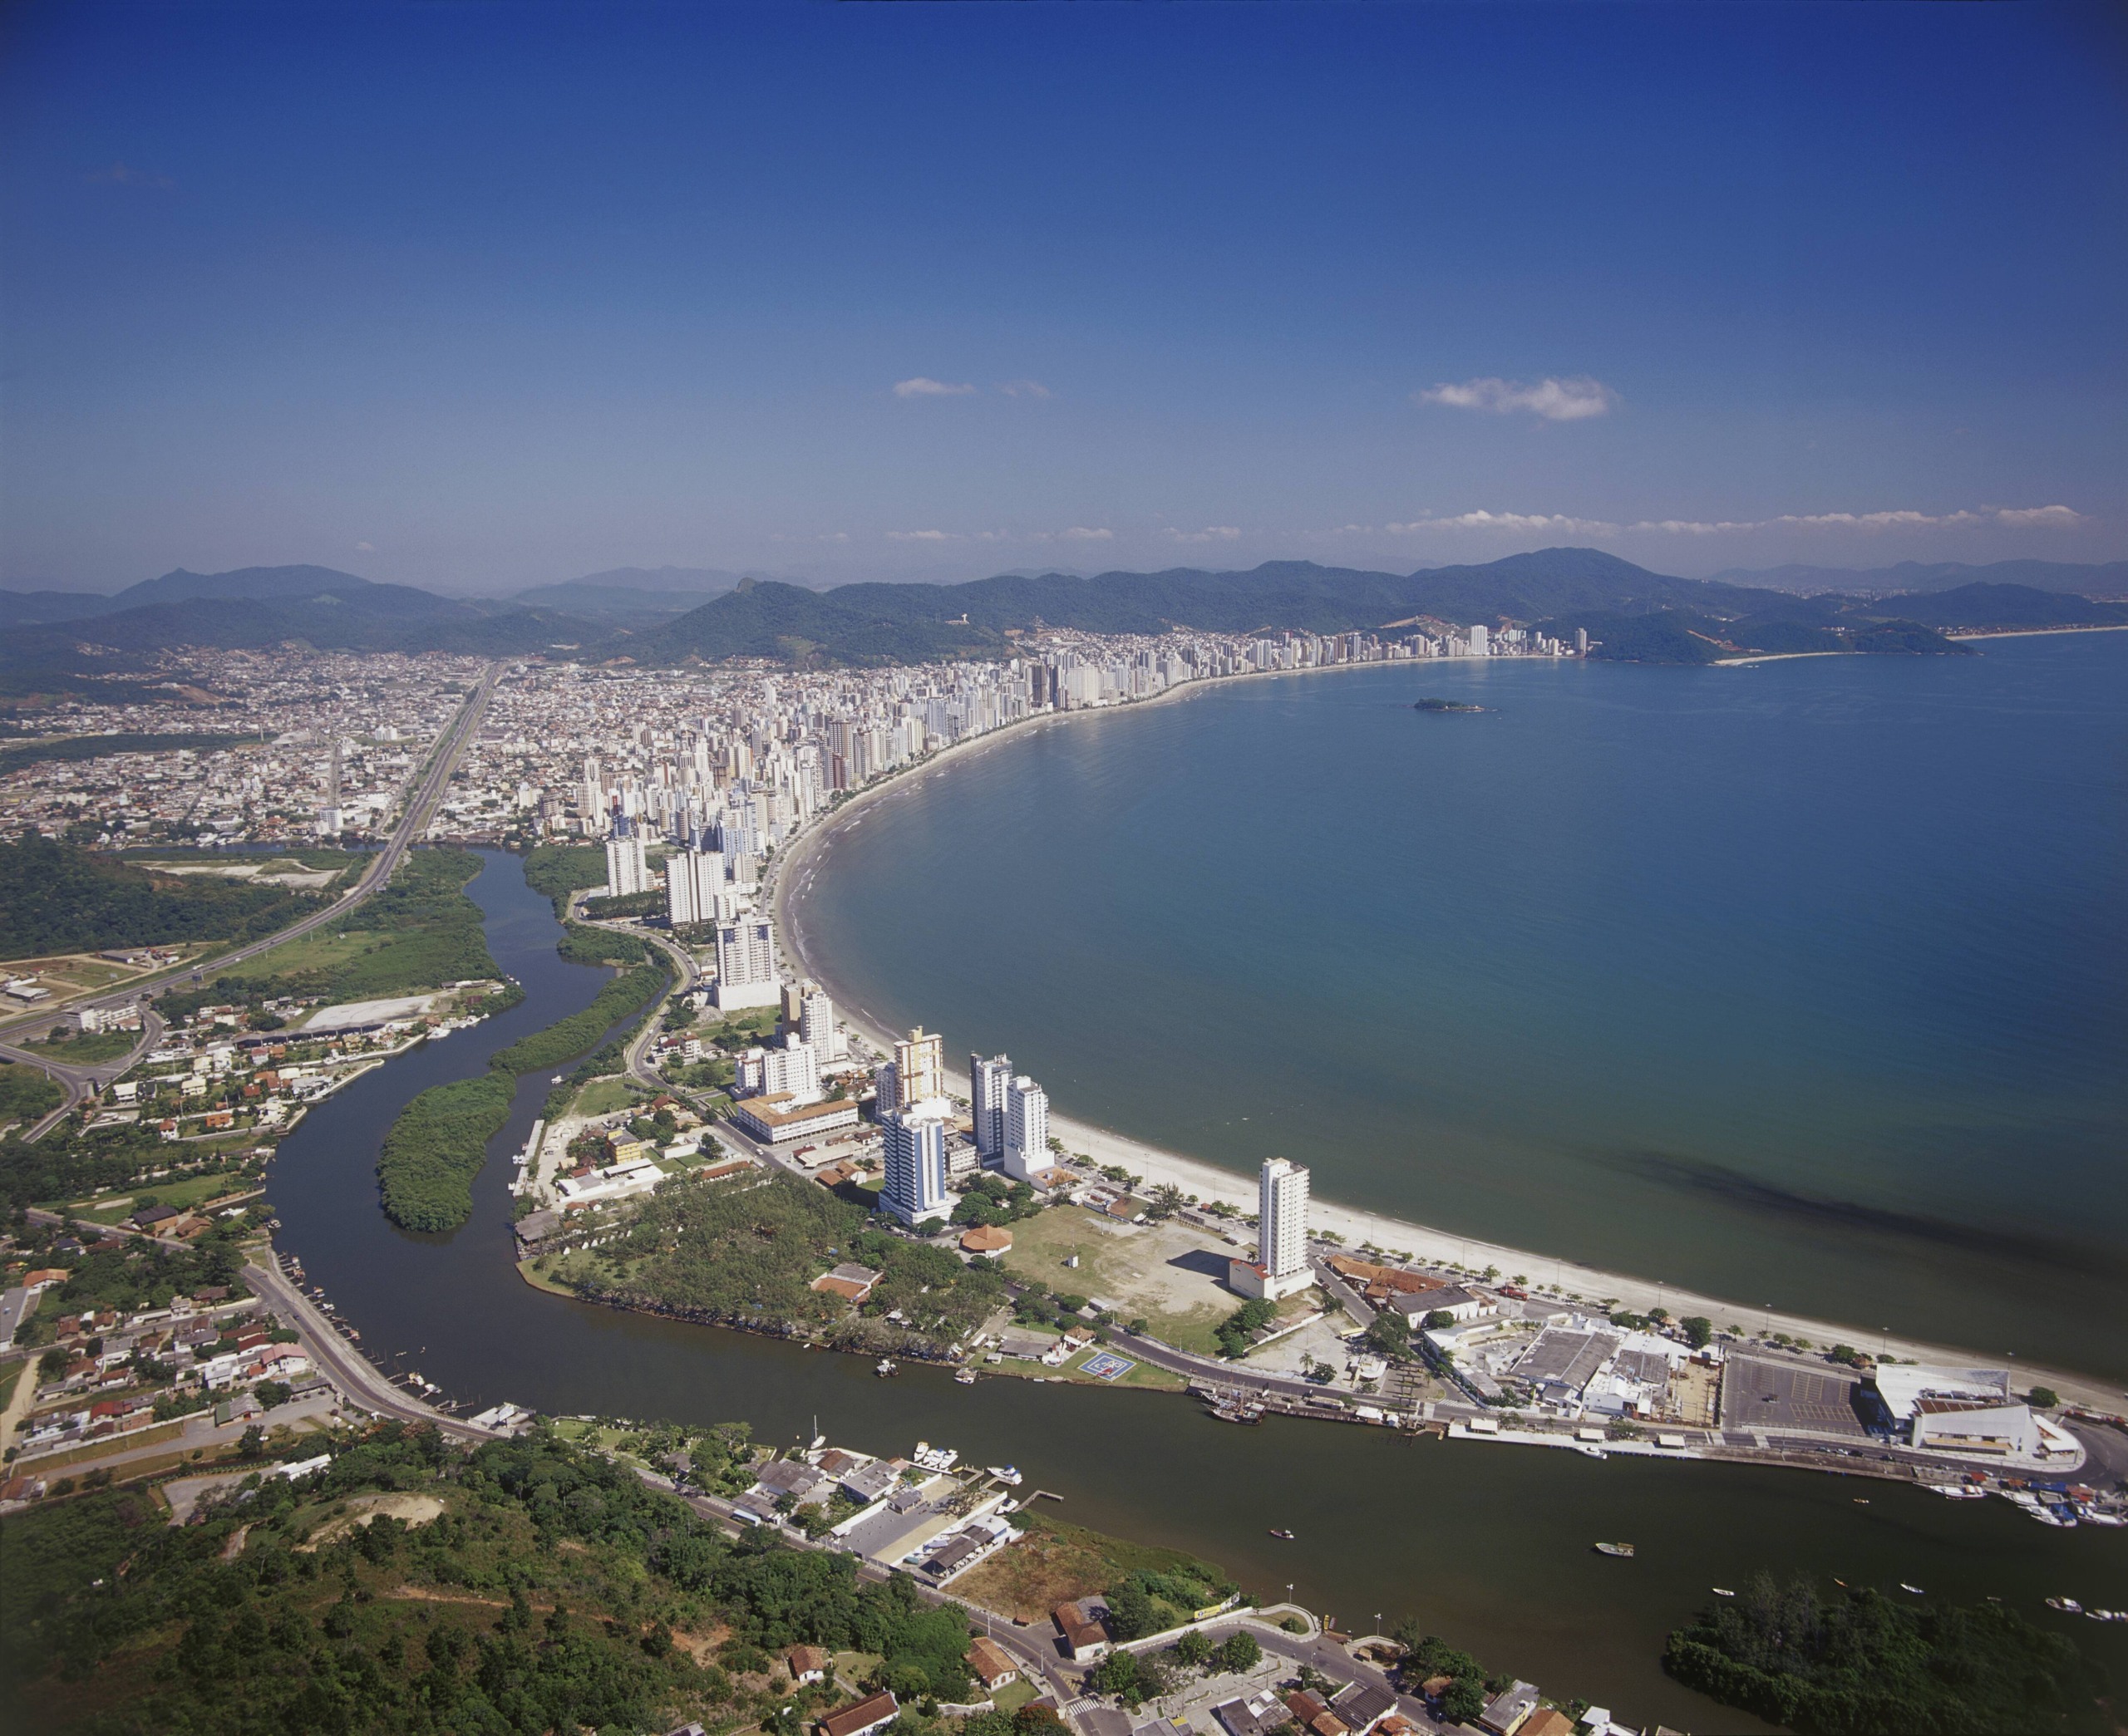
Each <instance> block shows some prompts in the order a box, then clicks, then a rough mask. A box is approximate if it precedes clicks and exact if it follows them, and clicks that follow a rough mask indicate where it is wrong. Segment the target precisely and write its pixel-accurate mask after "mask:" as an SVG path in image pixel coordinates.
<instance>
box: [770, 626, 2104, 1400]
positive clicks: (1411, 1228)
mask: <svg viewBox="0 0 2128 1736" xmlns="http://www.w3.org/2000/svg"><path fill="white" fill-rule="evenodd" d="M2075 630H2076V629H2071V631H2075ZM1817 655H1823V653H1817ZM1379 667H1382V665H1379V664H1351V665H1339V666H1333V667H1332V668H1331V669H1326V670H1319V671H1318V670H1304V671H1267V672H1265V673H1263V674H1251V675H1248V676H1230V677H1228V678H1227V679H1228V680H1233V681H1265V680H1273V679H1278V678H1280V677H1281V676H1289V675H1311V674H1332V673H1335V672H1337V669H1338V668H1379ZM1221 685H1224V683H1223V682H1220V681H1199V682H1192V683H1190V684H1189V685H1187V686H1182V687H1178V688H1173V689H1170V691H1167V692H1166V693H1164V694H1161V695H1159V696H1156V697H1155V698H1153V699H1150V700H1142V701H1135V702H1134V703H1132V704H1130V705H1128V706H1114V707H1109V708H1104V709H1101V710H1098V711H1069V712H1063V713H1060V714H1052V715H1050V716H1042V717H1038V718H1030V719H1028V720H1026V721H1024V722H1022V723H1017V724H1013V725H1007V727H1006V728H1004V729H1002V730H993V732H991V733H990V734H988V735H981V736H978V737H977V738H975V739H974V740H971V741H965V742H960V743H957V744H956V745H953V747H950V748H948V749H945V750H943V751H941V752H939V753H938V754H936V755H933V756H932V757H931V758H929V760H924V761H922V762H920V763H919V764H917V765H911V766H909V767H908V768H906V769H904V770H902V771H900V772H898V773H896V774H894V775H892V776H890V777H888V778H885V779H881V780H880V781H879V783H877V784H873V785H872V786H870V787H869V789H865V790H864V791H862V792H860V794H857V795H855V796H854V797H852V798H851V799H850V800H849V801H847V802H845V804H843V805H842V806H841V807H840V808H839V809H835V812H834V813H833V814H829V815H826V816H824V817H823V818H822V819H819V820H817V821H815V823H814V824H812V825H811V826H810V827H808V828H807V829H805V831H804V832H802V833H800V834H799V835H798V837H796V838H794V839H793V840H792V841H791V843H789V844H788V845H787V846H786V849H785V851H784V852H783V853H782V854H781V855H780V856H778V857H777V858H776V861H775V862H774V863H772V864H771V868H770V871H769V875H768V877H767V882H766V885H765V886H764V888H763V894H764V899H765V902H766V903H767V905H768V907H769V909H770V911H771V914H772V916H773V917H774V920H775V923H776V937H777V944H778V947H780V948H781V951H782V953H783V957H784V963H785V966H786V970H787V971H789V972H790V974H791V975H793V976H802V977H810V978H811V979H812V980H813V981H815V982H817V983H819V984H820V986H822V987H823V988H824V989H825V990H826V991H827V992H828V994H829V995H830V996H832V997H833V999H834V1001H835V1009H836V1011H837V1013H838V1015H839V1016H840V1018H841V1020H842V1021H843V1022H844V1023H845V1025H847V1026H848V1027H849V1028H850V1030H853V1031H854V1032H855V1033H857V1034H858V1035H860V1036H861V1037H862V1038H863V1039H864V1041H865V1042H867V1043H869V1045H871V1046H872V1047H873V1048H874V1049H875V1050H879V1052H880V1053H881V1054H882V1055H888V1054H891V1052H892V1045H893V1044H894V1038H895V1035H896V1033H894V1032H893V1031H891V1030H889V1029H888V1028H887V1026H886V1025H885V1022H884V1020H883V1019H881V1018H880V1017H879V1016H878V1015H876V1014H874V1013H873V1012H871V1011H869V1010H867V1009H866V1008H864V1007H863V1006H859V1005H857V1004H856V1003H855V1002H854V1001H851V1000H850V998H849V997H848V996H846V995H845V993H844V992H843V991H842V990H841V989H840V987H839V986H838V984H837V982H836V979H835V971H834V968H833V965H832V962H831V961H830V960H828V959H827V958H826V957H824V956H823V954H822V952H821V949H820V947H819V946H818V945H816V944H815V943H814V942H812V941H811V940H810V937H808V936H807V934H806V932H805V922H804V912H803V907H802V906H803V900H802V898H798V897H797V896H796V895H797V894H799V893H802V892H803V891H804V890H805V888H807V887H808V886H809V885H810V881H811V878H812V876H813V874H814V873H815V871H816V868H817V866H818V860H819V858H820V853H821V852H822V850H823V849H824V848H825V846H826V845H827V844H828V843H829V841H830V839H831V838H833V836H834V834H835V833H836V832H837V831H838V830H840V829H842V828H843V827H845V826H848V825H850V824H852V823H853V822H855V820H857V819H859V818H860V816H861V815H862V814H864V813H865V812H866V811H867V810H868V809H870V808H871V807H872V806H874V804H878V803H880V802H884V801H889V800H897V799H904V798H906V797H909V796H910V795H913V794H915V793H917V791H918V790H919V789H920V788H921V786H922V785H923V784H924V782H925V781H926V780H928V779H929V778H931V777H933V776H936V775H938V774H939V773H940V772H942V771H943V770H948V769H949V768H950V766H951V765H953V762H954V761H956V760H960V759H963V758H972V757H974V756H975V755H981V754H985V753H988V752H990V751H992V750H994V749H997V748H999V747H1002V746H1004V745H1007V743H1008V742H1010V741H1011V740H1013V739H1015V738H1016V737H1017V736H1018V735H1022V734H1023V733H1026V732H1028V731H1032V730H1041V729H1056V728H1066V727H1071V726H1073V725H1079V724H1081V723H1086V722H1091V721H1098V720H1109V719H1114V718H1116V717H1120V716H1127V715H1129V714H1130V713H1131V712H1134V711H1138V710H1140V709H1141V708H1142V707H1145V706H1155V705H1164V704H1168V703H1171V702H1174V701H1180V700H1184V699H1188V698H1190V697H1191V696H1194V695H1195V694H1197V693H1199V692H1200V691H1208V690H1209V689H1210V688H1212V687H1214V686H1221ZM1031 1070H1032V1071H1033V1072H1035V1073H1036V1074H1037V1076H1038V1075H1039V1074H1040V1068H1039V1066H1033V1067H1032V1068H1031ZM947 1078H948V1087H949V1089H951V1090H952V1091H953V1092H954V1093H955V1094H957V1095H959V1096H961V1097H963V1098H965V1097H966V1096H967V1095H968V1090H969V1084H968V1077H967V1075H965V1074H963V1073H961V1072H960V1071H958V1069H956V1068H953V1067H952V1066H950V1065H949V1066H948V1073H947ZM1050 1131H1051V1133H1052V1134H1053V1135H1054V1136H1055V1137H1056V1138H1057V1139H1059V1140H1061V1141H1062V1143H1063V1146H1064V1148H1065V1149H1066V1151H1067V1152H1070V1153H1076V1154H1079V1155H1081V1156H1084V1157H1086V1158H1091V1160H1092V1161H1093V1162H1094V1163H1096V1164H1114V1165H1121V1167H1122V1168H1125V1169H1126V1170H1128V1171H1130V1173H1132V1174H1134V1175H1137V1176H1141V1177H1143V1178H1145V1180H1146V1182H1147V1183H1155V1184H1157V1183H1166V1184H1169V1185H1171V1186H1173V1187H1175V1188H1180V1189H1181V1190H1182V1191H1183V1192H1184V1193H1187V1194H1195V1195H1196V1196H1197V1197H1198V1198H1199V1199H1200V1200H1204V1201H1210V1200H1224V1201H1225V1202H1227V1203H1229V1205H1232V1206H1234V1207H1237V1208H1238V1209H1239V1211H1240V1212H1242V1214H1243V1215H1244V1217H1247V1218H1249V1219H1250V1220H1253V1219H1254V1216H1255V1210H1256V1187H1255V1176H1254V1173H1253V1171H1251V1172H1247V1173H1244V1172H1242V1171H1239V1170H1235V1169H1229V1168H1223V1167H1221V1166H1220V1165H1219V1164H1217V1163H1212V1162H1209V1161H1206V1160H1205V1159H1204V1158H1195V1157H1189V1156H1185V1155H1184V1154H1182V1153H1177V1152H1171V1151H1165V1150H1162V1149H1160V1148H1157V1147H1155V1146H1150V1145H1148V1144H1145V1143H1143V1142H1142V1141H1140V1140H1137V1139H1134V1138H1130V1136H1129V1135H1127V1134H1121V1133H1118V1132H1116V1131H1114V1130H1112V1129H1107V1128H1103V1127H1100V1126H1096V1125H1095V1124H1092V1123H1091V1122H1087V1121H1083V1120H1081V1119H1076V1118H1075V1117H1072V1116H1071V1115H1068V1114H1065V1113H1063V1111H1062V1109H1061V1108H1060V1107H1059V1106H1057V1104H1053V1103H1052V1106H1051V1115H1050ZM1310 1217H1311V1222H1312V1224H1313V1227H1314V1228H1315V1229H1316V1230H1318V1232H1319V1231H1325V1230H1327V1231H1330V1232H1334V1233H1335V1234H1337V1236H1340V1237H1342V1238H1343V1239H1344V1241H1345V1243H1346V1245H1347V1246H1348V1247H1353V1248H1356V1249H1357V1248H1361V1247H1375V1248H1378V1249H1381V1250H1382V1251H1384V1252H1389V1253H1392V1254H1395V1255H1398V1256H1401V1257H1407V1258H1410V1259H1412V1260H1415V1261H1422V1262H1425V1263H1426V1264H1429V1265H1434V1266H1453V1267H1460V1268H1462V1269H1464V1270H1465V1271H1472V1272H1478V1273H1483V1272H1485V1271H1486V1270H1487V1269H1489V1268H1490V1269H1492V1270H1494V1271H1496V1272H1497V1273H1498V1274H1499V1276H1500V1277H1501V1278H1502V1279H1504V1280H1506V1281H1513V1280H1515V1279H1516V1278H1517V1277H1522V1278H1526V1279H1527V1280H1528V1281H1529V1285H1530V1286H1531V1287H1532V1288H1534V1289H1539V1290H1542V1291H1546V1292H1548V1293H1552V1294H1556V1295H1560V1296H1569V1297H1572V1296H1579V1297H1581V1298H1584V1299H1586V1300H1588V1301H1592V1302H1595V1303H1599V1304H1601V1303H1611V1304H1615V1305H1618V1306H1623V1307H1625V1308H1628V1309H1631V1310H1633V1311H1635V1312H1638V1313H1644V1312H1646V1311H1648V1309H1650V1308H1653V1307H1662V1308H1667V1310H1668V1311H1670V1313H1671V1314H1672V1316H1680V1317H1688V1316H1693V1315H1703V1316H1706V1317H1707V1319H1708V1320H1712V1322H1713V1323H1714V1325H1715V1326H1716V1327H1717V1329H1726V1328H1727V1327H1730V1326H1731V1325H1734V1326H1737V1327H1741V1328H1742V1329H1743V1330H1746V1331H1748V1332H1751V1333H1759V1334H1764V1333H1770V1332H1786V1334H1788V1335H1790V1336H1791V1338H1799V1339H1803V1340H1808V1341H1809V1342H1810V1343H1811V1344H1813V1345H1821V1346H1830V1345H1835V1344H1849V1345H1854V1346H1855V1348H1856V1349H1857V1350H1864V1351H1867V1352H1869V1354H1871V1355H1879V1354H1888V1355H1893V1356H1896V1357H1899V1358H1901V1359H1903V1360H1914V1361H1921V1362H1929V1363H1948V1364H1953V1365H1961V1366H1988V1365H1994V1364H1997V1363H2000V1362H2001V1361H2002V1360H2004V1359H2003V1358H2002V1357H2001V1356H2000V1355H1989V1354H1986V1353H1983V1352H1979V1351H1975V1350H1966V1349H1961V1348H1959V1347H1957V1346H1954V1345H1941V1344H1934V1343H1930V1342H1927V1341H1924V1340H1914V1339H1908V1338H1903V1337H1899V1336H1889V1335H1886V1334H1884V1333H1883V1332H1881V1331H1879V1330H1875V1329H1873V1328H1869V1327H1864V1326H1856V1325H1842V1324H1840V1323H1839V1322H1837V1321H1833V1320H1824V1319H1820V1318H1818V1317H1816V1316H1810V1315H1803V1314H1796V1313H1791V1312H1786V1311H1781V1310H1779V1309H1771V1310H1769V1309H1768V1308H1767V1307H1766V1306H1764V1305H1763V1304H1762V1303H1761V1304H1753V1303H1749V1302H1744V1301H1731V1300H1726V1299H1723V1298H1721V1297H1717V1296H1705V1295H1702V1294H1700V1293H1698V1292H1697V1291H1689V1290H1685V1289H1681V1288H1680V1287H1678V1286H1676V1285H1672V1284H1668V1283H1665V1282H1663V1281H1660V1280H1650V1279H1648V1278H1643V1277H1636V1276H1631V1275H1629V1274H1626V1273H1622V1272H1613V1271H1605V1270H1603V1269H1602V1268H1600V1267H1598V1266H1590V1265H1586V1264H1583V1263H1581V1262H1579V1261H1575V1260H1573V1259H1562V1258H1559V1257H1555V1256H1554V1255H1550V1254H1542V1253H1533V1252H1529V1251H1527V1250H1524V1249H1519V1248H1515V1247H1510V1246H1508V1245H1507V1244H1505V1243H1504V1242H1494V1241H1488V1240H1485V1239H1482V1238H1480V1237H1465V1236H1461V1235H1458V1234H1456V1233H1454V1232H1449V1231H1446V1230H1439V1229H1435V1228H1431V1227H1428V1226H1426V1225H1424V1224H1417V1223H1411V1222H1406V1221H1404V1220H1402V1219H1400V1218H1395V1217H1389V1216H1387V1215H1386V1214H1384V1213H1381V1212H1372V1211H1369V1210H1367V1208H1366V1207H1362V1206H1357V1205H1352V1204H1350V1203H1347V1202H1343V1201H1341V1200H1337V1199H1334V1198H1330V1197H1326V1196H1325V1195H1324V1194H1323V1193H1322V1192H1320V1191H1319V1188H1318V1192H1316V1193H1315V1194H1314V1197H1313V1201H1312V1208H1311V1212H1310ZM2015 1366H2016V1368H2017V1370H2018V1374H2019V1379H2020V1380H2021V1381H2022V1382H2027V1383H2029V1384H2037V1385H2042V1386H2047V1387H2051V1388H2052V1389H2053V1390H2054V1391H2056V1392H2057V1393H2058V1394H2061V1396H2062V1399H2064V1400H2066V1401H2067V1402H2069V1403H2071V1404H2085V1405H2088V1406H2090V1407H2091V1409H2096V1410H2099V1411H2102V1412H2106V1413H2107V1414H2116V1413H2119V1412H2121V1410H2123V1409H2124V1408H2128V1407H2124V1406H2123V1404H2122V1398H2123V1394H2121V1391H2120V1390H2119V1389H2116V1388H2115V1387H2114V1386H2112V1385H2111V1384H2107V1383H2105V1382H2101V1381H2098V1380H2095V1379H2091V1378H2090V1377H2088V1376H2086V1375H2079V1374H2076V1373H2075V1372H2074V1371H2072V1370H2062V1369H2055V1368H2049V1367H2042V1366H2040V1365H2027V1364H2025V1363H2023V1362H2021V1361H2020V1362H2017V1363H2016V1364H2015Z"/></svg>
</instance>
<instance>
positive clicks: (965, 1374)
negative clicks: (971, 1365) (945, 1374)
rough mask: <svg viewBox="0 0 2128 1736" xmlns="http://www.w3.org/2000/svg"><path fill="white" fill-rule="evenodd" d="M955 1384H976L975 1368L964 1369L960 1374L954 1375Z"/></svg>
mask: <svg viewBox="0 0 2128 1736" xmlns="http://www.w3.org/2000/svg"><path fill="white" fill-rule="evenodd" d="M953 1384H954V1385H956V1386H973V1385H974V1384H975V1370H973V1369H963V1370H961V1371H960V1372H959V1373H958V1374H957V1375H954V1376H953Z"/></svg>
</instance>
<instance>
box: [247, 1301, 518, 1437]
mask: <svg viewBox="0 0 2128 1736" xmlns="http://www.w3.org/2000/svg"><path fill="white" fill-rule="evenodd" d="M244 1282H245V1284H247V1285H248V1286H249V1287H250V1290H251V1293H252V1294H253V1295H254V1296H257V1297H258V1298H259V1300H260V1301H262V1302H266V1303H268V1304H270V1305H271V1306H272V1307H273V1310H274V1311H275V1312H276V1313H278V1315H279V1316H281V1318H282V1319H283V1320H286V1321H287V1322H288V1325H290V1326H291V1327H292V1328H293V1330H294V1331H295V1333H296V1335H297V1336H298V1337H299V1338H300V1339H302V1340H303V1349H304V1350H305V1351H306V1352H307V1353H308V1355H309V1357H310V1360H311V1365H312V1366H313V1367H314V1368H315V1369H317V1370H318V1372H319V1373H320V1374H322V1375H324V1376H325V1377H326V1378H327V1379H328V1380H330V1381H332V1384H334V1385H335V1386H337V1387H338V1388H339V1389H340V1390H341V1391H342V1393H343V1394H346V1395H347V1397H348V1398H349V1399H352V1401H353V1402H355V1403H356V1404H360V1405H361V1406H362V1408H363V1409H366V1410H373V1411H376V1412H377V1413H378V1414H380V1415H383V1416H388V1417H397V1418H398V1419H399V1420H400V1421H401V1422H404V1423H429V1424H434V1425H435V1427H436V1428H437V1429H441V1431H442V1432H443V1434H445V1435H446V1436H447V1437H448V1438H451V1439H452V1440H456V1441H465V1442H470V1443H474V1444H476V1445H477V1444H478V1443H480V1442H482V1441H493V1440H501V1439H503V1438H505V1436H504V1435H503V1434H500V1432H499V1431H497V1430H494V1429H478V1428H475V1426H474V1425H473V1424H470V1423H466V1422H461V1420H460V1419H457V1418H456V1417H453V1416H448V1415H446V1414H445V1413H443V1412H442V1411H440V1410H438V1409H436V1407H435V1406H433V1405H431V1404H423V1403H422V1402H421V1400H420V1399H416V1398H415V1397H413V1396H412V1395H411V1394H409V1393H404V1392H401V1390H400V1389H398V1388H397V1387H396V1386H394V1385H393V1384H392V1383H391V1382H390V1381H389V1380H387V1379H385V1377H384V1376H383V1375H382V1374H381V1373H379V1372H378V1370H377V1368H376V1366H375V1365H373V1364H372V1363H371V1361H370V1360H369V1359H368V1358H367V1357H366V1356H364V1355H362V1353H361V1352H360V1351H359V1350H356V1349H355V1348H354V1347H353V1346H352V1345H350V1344H348V1343H347V1340H345V1339H343V1338H342V1337H341V1336H340V1335H339V1334H338V1333H337V1332H336V1331H334V1330H332V1323H331V1322H330V1321H328V1320H327V1319H326V1318H325V1316H323V1314H321V1313H319V1312H318V1309H317V1307H316V1306H315V1305H314V1304H313V1302H312V1301H311V1300H310V1298H309V1297H308V1296H305V1295H304V1294H303V1292H302V1291H300V1290H298V1289H297V1288H296V1286H294V1285H293V1283H291V1282H290V1281H288V1278H287V1277H285V1276H283V1274H282V1273H281V1272H280V1271H278V1269H276V1268H275V1267H273V1266H270V1265H269V1266H262V1265H260V1264H259V1262H258V1261H255V1260H254V1261H252V1262H251V1263H250V1264H249V1265H247V1266H245V1267H244Z"/></svg>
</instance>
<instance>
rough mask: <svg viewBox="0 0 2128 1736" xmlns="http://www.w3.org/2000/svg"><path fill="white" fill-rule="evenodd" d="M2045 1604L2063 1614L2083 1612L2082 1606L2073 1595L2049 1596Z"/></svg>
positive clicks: (2077, 1614) (2079, 1614) (2079, 1613)
mask: <svg viewBox="0 0 2128 1736" xmlns="http://www.w3.org/2000/svg"><path fill="white" fill-rule="evenodd" d="M2047 1608H2048V1609H2050V1610H2059V1611H2061V1612H2062V1614H2063V1615H2064V1616H2081V1615H2082V1614H2083V1613H2084V1606H2082V1605H2081V1604H2080V1603H2078V1602H2077V1601H2076V1599H2075V1598H2073V1597H2050V1598H2048V1599H2047Z"/></svg>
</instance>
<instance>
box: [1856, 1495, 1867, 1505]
mask: <svg viewBox="0 0 2128 1736" xmlns="http://www.w3.org/2000/svg"><path fill="white" fill-rule="evenodd" d="M1854 1498H1855V1505H1856V1506H1857V1507H1867V1506H1868V1505H1869V1497H1868V1496H1867V1495H1857V1496H1855V1497H1854Z"/></svg>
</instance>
